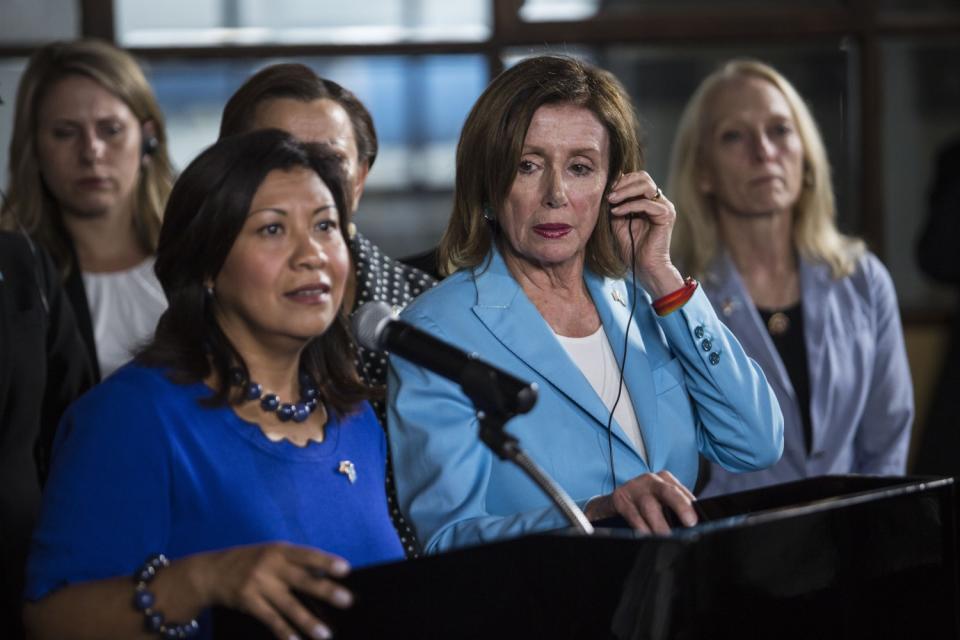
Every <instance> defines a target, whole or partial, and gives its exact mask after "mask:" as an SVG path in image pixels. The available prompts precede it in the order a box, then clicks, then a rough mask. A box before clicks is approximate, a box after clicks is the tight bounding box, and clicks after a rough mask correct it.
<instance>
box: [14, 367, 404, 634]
mask: <svg viewBox="0 0 960 640" xmlns="http://www.w3.org/2000/svg"><path fill="white" fill-rule="evenodd" d="M210 394H211V391H210V389H209V388H208V387H206V386H205V385H203V384H193V385H179V384H175V383H173V382H171V381H170V380H169V379H167V378H166V377H165V375H164V373H163V371H162V370H159V369H154V368H149V367H143V366H138V365H133V364H131V365H127V366H126V367H124V368H122V369H120V370H119V371H118V372H117V373H115V374H114V375H113V376H111V377H110V378H108V379H107V380H106V381H105V382H104V383H103V384H101V385H100V386H98V387H96V388H94V389H93V390H92V391H91V392H90V393H88V394H87V395H85V396H84V397H82V398H81V399H80V400H78V401H77V402H76V403H74V404H73V405H72V406H71V407H70V409H69V410H68V412H67V413H66V415H65V416H64V419H63V422H62V423H61V425H60V429H59V432H58V434H57V441H56V444H55V446H54V458H53V468H52V470H51V475H50V479H49V482H48V484H47V487H46V491H45V494H44V499H43V507H42V511H41V516H40V522H39V525H38V528H37V530H36V532H35V534H34V538H33V543H32V547H31V552H30V559H29V562H28V567H27V589H26V598H27V599H28V600H38V599H40V598H42V597H44V596H45V595H47V594H48V593H50V592H51V591H53V590H55V589H57V588H59V587H62V586H64V585H68V584H73V583H78V582H83V581H87V580H97V579H101V578H108V577H112V576H126V575H131V574H132V573H133V571H134V570H135V569H136V568H137V567H138V566H139V565H140V564H141V563H143V561H144V560H145V559H146V558H147V556H149V555H150V554H153V553H157V552H162V553H164V554H166V555H167V556H168V557H169V558H171V559H173V560H175V559H176V558H179V557H182V556H185V555H189V554H194V553H198V552H201V551H211V550H216V549H223V548H226V547H232V546H236V545H247V544H253V543H258V542H267V541H287V542H292V543H296V544H302V545H309V546H312V547H316V548H318V549H322V550H324V551H328V552H330V553H334V554H337V555H340V556H342V557H344V558H346V559H347V560H348V561H349V562H350V564H351V565H352V566H354V567H358V566H364V565H369V564H376V563H383V562H388V561H392V560H399V559H401V558H402V557H403V549H402V547H401V546H400V541H399V539H398V537H397V533H396V531H395V529H394V528H393V525H392V524H391V521H390V517H389V514H388V511H387V502H386V497H385V494H384V474H385V468H386V444H385V439H384V434H383V430H382V429H381V428H380V425H379V424H378V423H377V420H376V417H375V416H374V414H373V411H372V409H371V408H370V406H369V405H368V404H367V403H363V404H362V405H360V407H359V410H358V412H357V413H354V414H353V415H349V416H347V417H345V418H343V419H342V420H337V419H336V417H335V416H334V415H333V414H332V413H331V414H330V419H329V422H328V423H327V426H326V429H325V439H324V441H323V442H311V443H309V444H308V445H307V446H304V447H299V446H297V445H295V444H293V443H291V442H289V441H287V440H283V441H280V442H272V441H270V440H269V439H267V437H266V436H265V435H264V434H263V432H262V431H261V430H260V428H259V427H258V426H257V425H255V424H252V423H249V422H246V421H245V420H242V419H241V418H239V417H238V416H237V415H236V413H234V411H233V410H232V409H231V408H230V407H217V408H206V407H203V406H201V405H200V404H198V402H197V400H198V399H200V398H203V397H209V396H210ZM351 467H352V469H353V470H354V471H355V475H354V476H353V479H352V480H351V477H350V476H351V474H348V473H347V472H346V471H347V470H348V469H349V468H351ZM132 593H133V587H132V583H131V595H132ZM205 631H209V630H205ZM204 635H206V634H204Z"/></svg>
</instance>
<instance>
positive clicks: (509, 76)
mask: <svg viewBox="0 0 960 640" xmlns="http://www.w3.org/2000/svg"><path fill="white" fill-rule="evenodd" d="M563 103H568V104H574V105H577V106H581V107H584V108H586V109H589V110H590V111H592V112H593V113H594V115H596V116H597V118H598V119H599V120H600V122H601V123H602V124H603V126H604V127H605V128H606V130H607V133H608V135H609V136H610V158H609V167H610V173H609V175H608V177H607V185H606V189H605V190H604V197H603V199H602V201H601V202H602V203H601V206H600V217H599V219H598V222H597V225H596V227H594V230H593V233H592V234H591V236H590V239H589V240H588V241H587V247H586V266H587V268H589V269H590V270H591V271H593V272H594V273H597V274H599V275H604V276H612V277H619V276H622V275H623V274H624V272H625V271H626V266H625V263H624V261H623V259H622V257H621V256H620V251H619V249H618V247H617V244H616V241H615V237H614V234H613V230H612V229H611V226H610V222H609V216H608V215H607V212H608V210H609V206H608V204H607V199H606V193H607V192H609V189H610V187H611V185H612V184H613V183H614V182H615V181H616V180H617V179H618V178H619V177H620V175H621V174H622V173H629V172H632V171H638V170H640V169H641V168H643V151H642V149H641V148H640V141H639V134H638V130H639V127H638V124H637V118H636V114H635V113H634V109H633V104H632V103H631V101H630V97H629V96H628V95H627V92H626V90H625V89H624V88H623V86H622V85H621V84H620V82H619V81H618V80H617V79H616V78H615V77H614V76H613V74H611V73H610V72H608V71H605V70H603V69H599V68H597V67H595V66H593V65H590V64H588V63H586V62H582V61H580V60H576V59H574V58H569V57H566V56H537V57H533V58H527V59H526V60H523V61H522V62H520V63H518V64H517V65H516V66H514V67H511V68H510V69H507V70H506V71H504V72H503V73H501V74H500V75H499V76H497V77H496V78H495V79H494V80H493V82H491V83H490V85H489V86H488V87H487V88H486V90H485V91H484V92H483V94H482V95H481V96H480V98H479V99H478V100H477V102H476V104H475V105H473V109H471V110H470V114H469V115H468V116H467V121H466V123H465V124H464V126H463V131H462V133H461V134H460V142H459V143H458V145H457V175H456V192H455V194H454V205H453V212H452V213H451V214H450V221H449V223H448V225H447V230H446V232H445V233H444V235H443V239H442V240H441V241H440V249H439V251H440V256H439V262H440V270H441V272H443V273H444V274H450V273H452V272H454V271H456V270H457V269H461V268H472V267H476V266H477V265H479V264H480V263H481V262H482V261H483V260H484V259H485V258H486V257H487V255H488V254H489V253H490V251H491V248H492V243H493V242H494V240H495V237H496V236H497V234H495V232H494V228H493V227H492V226H491V225H490V224H489V223H488V222H487V221H486V220H485V219H484V216H483V211H484V209H485V208H488V209H490V210H492V211H493V212H496V211H499V210H500V209H501V208H502V206H503V203H504V201H505V200H506V198H507V194H508V193H509V192H510V187H511V185H512V184H513V180H514V178H515V177H516V173H517V166H518V164H519V162H520V156H521V155H522V151H523V141H524V138H526V135H527V128H528V127H529V126H530V121H531V120H532V119H533V115H534V113H535V112H536V111H537V109H539V108H540V107H542V106H543V105H545V104H563Z"/></svg>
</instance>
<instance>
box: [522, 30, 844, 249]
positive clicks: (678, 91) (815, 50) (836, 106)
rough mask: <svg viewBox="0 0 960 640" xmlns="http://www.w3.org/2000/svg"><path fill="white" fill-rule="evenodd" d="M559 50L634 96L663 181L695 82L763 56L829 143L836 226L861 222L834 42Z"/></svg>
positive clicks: (653, 169) (840, 59)
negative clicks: (732, 63)
mask: <svg viewBox="0 0 960 640" xmlns="http://www.w3.org/2000/svg"><path fill="white" fill-rule="evenodd" d="M511 53H512V54H513V55H511V56H508V57H507V58H506V60H505V64H508V65H510V64H514V63H515V62H516V61H517V60H518V59H519V57H524V56H527V55H531V54H532V53H534V52H532V51H530V50H528V49H527V50H523V51H512V52H511ZM537 53H562V54H567V55H574V56H576V57H581V58H583V59H585V60H588V61H590V62H593V63H594V64H597V65H599V66H601V67H603V68H605V69H608V70H609V71H611V72H612V73H613V74H614V75H616V76H617V78H619V79H620V81H621V82H622V83H623V85H624V87H626V89H627V91H628V92H629V93H630V95H631V97H632V98H633V101H634V105H635V106H636V108H637V112H638V113H639V116H640V124H641V127H642V129H643V131H642V135H643V145H644V154H645V156H646V162H647V170H648V171H649V172H650V174H651V175H652V176H653V177H654V179H655V180H656V179H659V180H661V181H666V179H667V172H668V169H669V158H670V146H671V145H672V144H673V136H674V133H675V131H676V128H677V124H678V123H679V120H680V115H681V112H682V110H683V108H684V106H685V105H686V102H687V100H688V99H689V97H690V96H691V95H692V93H693V91H694V89H696V87H697V85H698V84H699V83H700V81H701V80H702V79H703V78H704V77H705V76H706V75H708V74H709V73H710V72H711V71H713V70H714V69H715V68H716V66H717V64H718V63H719V62H720V61H724V60H728V59H731V58H735V57H753V58H758V59H760V60H762V61H764V62H768V63H770V64H772V65H773V66H774V67H776V68H777V69H778V70H779V71H780V72H781V73H783V74H784V75H785V76H786V77H787V78H788V79H789V80H790V81H791V82H792V83H793V84H794V85H795V86H796V87H797V89H798V90H799V91H800V93H801V95H803V97H804V98H805V99H806V101H807V103H808V104H809V105H810V107H811V109H812V110H813V114H814V117H815V118H816V120H817V123H818V125H819V126H820V130H821V133H822V135H823V138H824V141H825V143H826V145H827V152H828V154H829V157H830V162H831V165H832V168H833V174H834V189H835V191H836V194H837V206H838V212H839V218H840V226H841V228H842V229H843V230H845V231H848V232H851V231H855V230H856V229H857V228H858V226H859V225H858V223H859V217H858V212H857V207H858V203H857V202H856V197H855V196H856V188H857V185H856V180H857V176H856V175H855V173H854V171H853V168H854V167H856V166H857V162H856V153H857V146H856V144H855V141H856V136H857V130H856V126H855V124H854V123H853V122H851V121H850V120H849V118H848V113H850V112H851V111H855V110H853V109H851V107H850V103H851V101H852V99H853V97H852V94H853V93H855V91H853V90H852V88H851V87H850V86H849V84H850V81H849V80H848V67H849V65H850V64H851V61H850V60H849V58H850V57H851V55H850V54H849V53H848V52H847V51H846V50H844V49H843V48H842V47H841V45H840V44H839V43H837V44H835V45H809V46H800V47H798V46H792V47H789V48H775V47H765V48H756V47H754V48H750V47H737V48H728V47H709V48H707V47H702V48H701V47H698V48H696V49H692V48H687V49H674V48H670V47H635V46H614V47H607V48H603V49H589V48H571V47H565V48H564V49H563V50H562V51H554V50H551V51H541V52H537Z"/></svg>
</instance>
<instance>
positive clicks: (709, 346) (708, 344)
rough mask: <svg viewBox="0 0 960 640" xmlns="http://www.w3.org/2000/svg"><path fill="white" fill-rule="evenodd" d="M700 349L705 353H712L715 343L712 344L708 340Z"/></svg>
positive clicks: (701, 344)
mask: <svg viewBox="0 0 960 640" xmlns="http://www.w3.org/2000/svg"><path fill="white" fill-rule="evenodd" d="M700 348H701V349H703V350H704V351H710V349H713V343H712V342H710V340H709V339H706V340H704V341H703V342H701V343H700Z"/></svg>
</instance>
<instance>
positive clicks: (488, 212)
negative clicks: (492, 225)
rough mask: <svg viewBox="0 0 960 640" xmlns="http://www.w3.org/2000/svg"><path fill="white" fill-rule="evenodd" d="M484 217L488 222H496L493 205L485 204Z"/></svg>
mask: <svg viewBox="0 0 960 640" xmlns="http://www.w3.org/2000/svg"><path fill="white" fill-rule="evenodd" d="M482 215H483V219H484V220H486V221H487V222H496V221H497V218H496V216H494V215H493V207H491V206H490V205H488V204H485V205H483V212H482Z"/></svg>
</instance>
